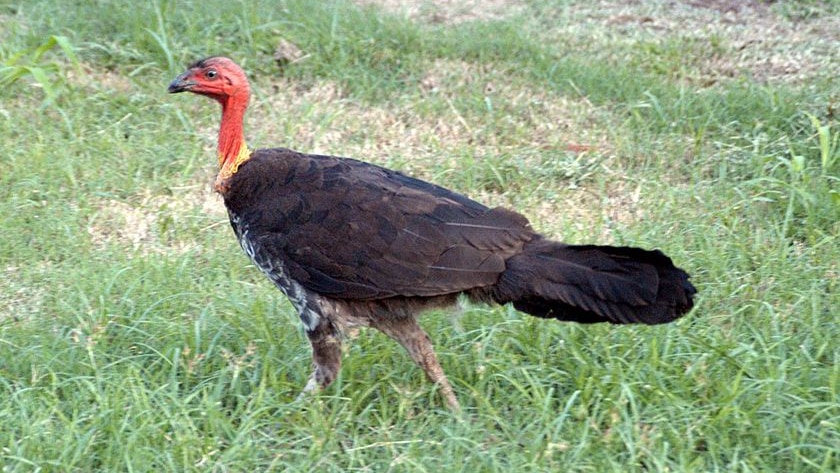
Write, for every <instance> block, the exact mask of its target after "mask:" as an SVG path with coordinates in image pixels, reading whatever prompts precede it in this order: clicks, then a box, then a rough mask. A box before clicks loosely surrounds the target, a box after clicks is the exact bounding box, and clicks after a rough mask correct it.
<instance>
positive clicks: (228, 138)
mask: <svg viewBox="0 0 840 473" xmlns="http://www.w3.org/2000/svg"><path fill="white" fill-rule="evenodd" d="M217 100H219V102H220V103H221V104H222V124H221V126H220V128H219V146H218V151H219V175H218V176H217V177H216V190H217V191H219V192H224V191H225V190H226V189H227V187H226V181H227V180H228V179H229V178H230V177H231V176H232V175H233V174H234V173H236V171H237V170H238V169H239V165H240V164H242V163H243V162H244V161H245V160H247V159H248V157H249V155H250V153H249V151H248V147H247V146H246V145H245V134H244V132H243V121H244V119H245V109H246V108H247V107H248V94H247V93H245V94H242V95H234V96H227V97H224V98H223V99H217Z"/></svg>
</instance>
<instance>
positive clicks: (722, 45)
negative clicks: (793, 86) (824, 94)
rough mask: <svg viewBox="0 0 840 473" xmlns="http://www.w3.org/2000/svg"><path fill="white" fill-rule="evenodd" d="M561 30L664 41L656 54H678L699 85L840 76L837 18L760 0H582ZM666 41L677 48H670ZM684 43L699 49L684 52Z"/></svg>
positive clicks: (687, 74) (687, 76) (631, 41)
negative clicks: (799, 14)
mask: <svg viewBox="0 0 840 473" xmlns="http://www.w3.org/2000/svg"><path fill="white" fill-rule="evenodd" d="M559 31H560V32H561V34H567V33H568V32H569V31H572V32H577V33H578V34H579V35H583V36H586V37H593V38H597V37H598V36H602V35H606V36H610V37H617V39H619V41H626V42H628V45H630V46H634V47H637V46H638V43H639V42H640V41H642V42H645V43H648V44H654V45H659V46H661V48H662V49H660V50H658V51H657V50H654V51H653V54H654V55H658V56H659V57H660V58H661V57H662V55H673V56H674V57H673V58H671V59H673V61H675V62H677V63H678V64H677V66H678V67H683V68H684V69H685V70H683V71H678V72H680V73H684V74H685V77H684V78H685V79H686V80H689V81H692V82H695V83H698V84H701V85H712V84H715V83H717V82H719V81H720V80H724V79H727V78H732V77H737V76H740V75H747V76H749V77H752V78H753V79H755V80H757V81H760V82H801V81H804V80H806V79H809V78H812V77H815V76H836V75H840V18H838V17H837V16H836V15H822V16H816V17H811V18H797V19H791V18H787V17H785V16H783V15H781V14H779V13H778V12H777V11H776V10H775V9H774V8H772V7H771V6H769V5H767V4H766V3H764V2H758V1H743V2H740V1H738V2H736V1H726V0H693V1H682V2H672V1H662V0H661V1H654V2H626V1H617V0H602V1H598V2H590V3H584V2H578V3H576V4H574V5H572V6H571V7H570V13H569V21H568V26H567V27H566V28H560V29H559ZM680 41H681V43H679V42H680ZM669 45H672V46H673V45H676V46H677V48H676V49H673V50H667V49H668V47H669ZM686 47H688V48H692V49H695V50H697V54H690V55H684V54H682V51H681V49H682V48H686ZM691 58H694V59H691ZM666 59H667V58H666ZM692 60H693V61H694V62H693V63H685V64H682V63H680V61H692Z"/></svg>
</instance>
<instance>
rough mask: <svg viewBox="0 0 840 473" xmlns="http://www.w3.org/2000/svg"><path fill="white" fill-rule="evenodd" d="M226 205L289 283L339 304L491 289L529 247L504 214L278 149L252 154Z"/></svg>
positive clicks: (350, 164)
mask: <svg viewBox="0 0 840 473" xmlns="http://www.w3.org/2000/svg"><path fill="white" fill-rule="evenodd" d="M225 204H226V205H227V206H228V208H229V210H230V211H231V213H233V214H235V215H237V216H238V217H239V218H240V219H241V220H242V221H243V222H244V223H245V224H247V225H248V228H249V232H250V238H252V241H254V242H256V243H257V246H258V247H259V249H260V252H261V253H262V254H263V255H266V257H268V258H270V259H271V260H272V261H273V262H274V263H275V264H276V263H281V264H282V265H283V267H284V268H285V270H286V271H287V273H288V275H289V276H290V277H291V278H292V279H293V280H295V281H297V282H298V283H299V284H301V285H303V286H304V287H306V288H307V289H309V290H312V291H315V292H318V293H320V294H324V295H330V296H332V297H337V298H345V299H375V298H385V297H393V296H433V295H441V294H450V293H456V292H461V291H464V290H467V289H472V288H476V287H484V286H489V285H492V284H494V283H495V282H496V281H497V280H498V278H499V275H500V274H501V272H502V271H504V269H505V260H506V259H507V258H509V257H510V256H512V255H513V254H516V253H517V252H519V251H521V248H522V245H523V244H524V243H525V242H526V241H529V240H531V239H533V238H535V234H534V233H533V231H532V230H531V228H530V226H529V224H528V221H527V220H526V219H525V217H523V216H521V215H519V214H516V213H514V212H511V211H509V210H505V209H501V208H496V209H489V208H487V207H485V206H483V205H481V204H479V203H477V202H474V201H472V200H470V199H468V198H466V197H464V196H462V195H460V194H456V193H454V192H451V191H448V190H446V189H443V188H441V187H438V186H435V185H432V184H429V183H427V182H423V181H420V180H417V179H413V178H410V177H408V176H405V175H403V174H400V173H398V172H395V171H391V170H388V169H384V168H381V167H378V166H374V165H371V164H367V163H363V162H360V161H356V160H351V159H345V158H334V157H328V156H311V155H302V154H299V153H296V152H293V151H289V150H283V149H272V150H259V151H257V152H255V153H254V155H253V157H252V158H251V159H250V160H249V161H247V162H246V163H245V164H244V165H242V166H241V167H240V169H239V171H238V172H237V173H236V174H235V175H234V178H233V179H232V181H231V187H230V191H229V192H228V194H227V195H226V196H225Z"/></svg>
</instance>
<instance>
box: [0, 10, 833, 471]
mask: <svg viewBox="0 0 840 473" xmlns="http://www.w3.org/2000/svg"><path fill="white" fill-rule="evenodd" d="M382 4H384V5H385V6H382ZM391 4H392V2H376V3H374V2H365V5H364V6H361V7H360V6H358V5H355V4H353V3H351V2H347V1H330V2H317V3H315V4H313V3H312V2H303V1H297V0H288V1H268V0H262V1H260V0H256V1H228V2H216V1H205V2H201V3H200V5H199V4H198V3H196V4H195V5H193V4H191V3H190V2H186V3H184V2H168V1H158V2H146V3H144V2H140V3H138V4H137V5H136V6H134V7H132V10H131V11H128V10H126V9H125V7H124V4H123V3H120V2H108V1H104V2H97V4H96V6H92V4H90V5H89V4H88V3H85V2H81V3H79V2H69V1H40V0H35V1H31V2H26V3H25V4H21V3H20V2H0V64H2V65H1V66H0V83H2V84H3V88H2V90H0V122H3V125H2V128H0V130H2V131H0V144H2V145H3V149H5V150H6V152H4V153H2V154H0V169H2V170H0V185H1V186H2V188H3V193H2V197H0V226H2V228H3V229H4V230H3V238H0V272H2V277H0V360H2V361H0V392H2V394H0V419H2V425H3V428H2V429H0V464H2V465H3V471H598V472H601V471H622V472H623V471H726V472H729V471H737V472H759V471H760V472H765V471H779V472H782V471H783V472H807V471H835V470H837V469H838V468H840V448H838V445H840V433H838V432H840V391H838V390H839V389H840V368H838V367H840V350H838V346H837V343H836V340H837V339H838V338H840V328H838V327H840V324H838V323H837V315H838V312H839V311H840V296H838V294H840V283H838V274H840V273H838V271H840V268H838V261H840V244H838V235H840V224H838V222H840V187H839V186H840V184H838V179H840V144H839V143H840V139H838V136H840V129H838V126H837V101H838V100H840V95H838V94H840V83H838V77H840V71H838V69H837V64H840V60H838V59H840V58H838V57H837V52H838V51H840V48H838V39H837V36H836V34H833V33H830V32H832V31H836V30H837V18H838V16H837V13H838V11H839V10H838V4H837V2H814V1H802V2H778V3H772V4H764V3H758V2H756V3H744V5H745V6H742V7H740V8H738V9H736V11H734V12H731V11H730V12H728V13H727V12H725V11H723V12H722V11H721V10H720V8H723V6H720V5H719V4H720V2H707V6H703V5H701V2H685V3H684V4H683V3H679V2H678V3H677V4H674V3H673V2H643V4H641V5H629V6H628V5H625V4H624V3H622V2H610V1H606V2H598V4H597V5H596V6H587V5H585V4H584V3H583V2H568V1H565V2H564V1H561V2H548V1H545V0H536V1H531V2H526V3H525V4H524V6H522V5H521V4H520V5H519V6H518V7H517V8H511V9H510V11H511V12H512V13H510V14H509V15H508V16H500V14H499V13H498V12H500V11H505V9H504V8H502V9H499V8H496V9H494V12H495V13H494V15H493V16H492V17H491V18H482V16H481V13H482V12H481V10H480V9H479V10H476V11H474V12H473V13H474V14H472V15H467V16H463V17H462V16H458V15H456V14H454V13H452V14H451V15H450V14H448V12H447V11H446V10H445V9H444V10H440V12H441V13H440V15H439V16H437V17H435V16H433V15H431V14H429V13H428V11H430V10H429V9H428V8H423V9H421V10H420V13H419V14H417V13H416V12H415V14H416V16H414V17H407V16H406V15H405V14H404V13H401V11H400V10H390V9H388V8H387V7H388V6H389V5H391ZM675 5H676V6H675ZM666 6H667V7H668V8H665V7H666ZM431 10H434V9H433V8H432V9H431ZM724 15H729V17H727V18H729V20H726V21H724V18H723V16H724ZM464 18H466V20H464ZM696 25H700V27H698V28H693V26H696ZM733 25H735V26H733ZM768 27H772V28H774V29H773V30H772V31H774V32H776V33H777V34H773V35H767V34H766V31H767V28H768ZM794 32H796V34H794ZM826 32H829V33H826ZM280 39H285V40H287V41H290V42H292V43H294V44H296V45H297V46H299V47H300V48H301V50H302V51H303V54H304V57H303V59H301V60H299V61H297V62H294V63H292V64H290V65H287V66H285V67H284V68H283V69H282V70H278V69H277V65H276V64H275V62H274V60H273V59H272V53H273V50H274V47H275V46H276V44H277V43H278V42H279V40H280ZM215 53H224V54H227V55H229V56H231V57H234V58H236V59H237V60H238V61H240V62H241V63H242V64H243V65H244V66H245V68H246V69H247V70H248V71H249V72H250V73H251V75H252V77H253V78H254V83H255V84H254V89H255V97H254V100H253V103H252V110H251V113H250V115H249V118H248V129H247V134H248V137H249V141H250V142H251V144H252V145H256V146H273V145H277V146H281V145H282V146H289V147H294V148H299V149H302V150H304V151H311V152H323V153H330V154H337V155H347V156H353V157H358V158H362V159H365V160H368V161H371V162H376V163H380V164H384V165H388V166H392V167H396V168H399V169H401V170H404V171H406V172H409V173H411V174H413V175H416V176H418V177H421V178H425V179H431V180H434V181H435V182H437V183H439V184H442V185H445V186H447V187H451V188H454V189H457V190H459V191H461V192H464V193H466V194H468V195H471V196H473V197H475V198H477V199H480V200H482V201H483V202H486V203H488V204H491V205H507V206H510V207H514V208H517V209H519V210H521V211H522V212H523V213H525V214H526V215H528V216H529V217H530V218H531V220H532V222H533V224H534V226H535V227H537V228H539V229H540V230H541V231H543V232H545V233H546V234H548V235H552V236H554V237H556V238H562V239H563V240H565V241H570V242H601V243H611V242H612V243H620V244H633V245H639V246H645V247H659V248H662V249H663V250H665V251H666V252H667V253H668V254H669V255H671V256H672V257H673V258H674V259H675V260H676V261H677V262H678V263H679V264H680V265H681V266H684V267H686V268H687V269H688V270H689V271H690V272H691V273H692V274H693V276H694V282H695V284H696V285H697V286H698V288H699V289H700V298H699V301H698V304H697V309H696V310H695V311H694V312H693V313H692V314H691V315H690V316H688V317H687V318H685V319H683V320H681V321H679V322H677V323H675V324H672V325H669V326H664V327H621V328H617V327H602V326H578V325H574V324H559V323H550V322H546V321H542V320H537V319H533V318H530V317H528V316H525V315H522V314H519V313H517V312H515V311H513V310H512V309H510V308H494V309H491V308H487V307H479V306H467V307H465V308H463V309H462V310H461V311H460V312H459V313H458V314H447V313H442V312H434V313H430V314H428V315H426V316H425V317H424V318H423V325H424V326H425V327H426V329H427V330H428V332H429V333H430V335H431V336H432V338H433V339H434V340H435V343H436V346H437V347H438V352H439V356H440V358H441V361H442V364H443V366H444V368H445V370H446V371H447V373H448V374H449V377H450V379H451V380H452V381H453V383H454V385H455V389H456V391H457V392H458V394H459V396H460V399H461V402H462V404H464V408H465V412H464V414H463V415H462V416H457V415H453V414H451V413H449V412H447V411H446V410H445V409H444V407H443V404H442V401H441V400H440V399H439V397H437V395H436V393H435V390H434V388H433V387H432V386H430V385H429V383H428V382H426V381H425V379H423V376H422V373H421V372H420V371H419V370H418V369H416V368H414V367H413V366H411V363H410V361H409V359H408V357H407V356H406V355H405V354H404V353H403V352H402V350H401V348H400V347H398V346H397V345H396V344H394V343H392V342H391V341H390V340H388V339H386V338H385V337H384V336H382V335H380V334H378V333H374V332H362V333H361V334H360V335H359V337H358V338H356V339H355V340H353V342H352V343H351V344H349V346H348V348H347V353H346V356H345V358H344V363H345V364H344V368H343V371H342V373H341V376H340V377H339V379H338V381H337V382H336V384H335V386H334V387H331V388H330V389H329V390H327V391H326V392H324V393H322V394H321V395H319V396H317V397H315V398H312V399H306V400H303V401H296V400H295V397H296V396H297V393H298V392H299V390H300V389H301V388H302V386H303V385H304V384H305V381H306V378H307V377H308V375H309V363H310V361H309V349H308V344H307V342H306V340H305V337H304V335H303V332H302V328H301V325H300V323H299V322H298V321H297V319H296V316H295V314H294V311H293V309H292V308H291V306H290V305H289V304H288V302H286V301H285V300H284V298H283V297H282V295H281V294H280V293H279V292H277V291H276V290H275V289H273V288H272V287H271V286H270V284H268V282H267V281H264V278H263V277H262V276H261V275H260V274H259V272H258V271H257V270H255V269H254V268H253V267H252V266H251V265H250V264H249V263H248V261H247V259H246V258H245V257H244V256H243V255H242V254H241V251H240V250H239V249H238V246H237V245H236V243H235V241H234V238H233V237H232V235H231V232H230V230H229V228H228V227H227V223H226V218H225V215H224V212H223V208H222V206H221V203H220V202H219V201H218V199H216V198H215V197H214V196H213V195H212V194H211V192H210V189H209V187H210V182H212V179H213V173H214V169H213V166H214V161H215V160H214V158H213V156H214V153H213V147H214V133H215V129H216V126H217V120H218V111H217V110H216V108H215V106H213V105H212V104H210V103H208V102H207V101H201V100H197V99H194V98H188V97H182V96H169V95H167V94H166V92H165V88H166V85H167V83H168V81H169V80H171V78H172V77H174V75H175V74H176V73H178V72H180V69H181V68H182V67H183V65H184V64H186V63H187V62H189V61H191V60H193V59H195V58H197V57H201V56H205V55H208V54H215Z"/></svg>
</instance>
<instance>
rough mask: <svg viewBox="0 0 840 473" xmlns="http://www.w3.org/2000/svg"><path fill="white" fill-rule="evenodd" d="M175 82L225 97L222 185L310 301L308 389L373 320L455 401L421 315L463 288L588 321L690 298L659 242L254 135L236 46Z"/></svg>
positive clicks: (552, 315)
mask: <svg viewBox="0 0 840 473" xmlns="http://www.w3.org/2000/svg"><path fill="white" fill-rule="evenodd" d="M169 92H171V93H177V92H192V93H195V94H199V95H204V96H207V97H210V98H212V99H214V100H216V101H217V102H219V103H220V104H221V106H222V120H221V127H220V130H219V141H218V157H219V167H220V170H219V173H218V176H217V178H216V181H215V189H216V190H217V191H218V192H219V193H220V194H221V195H222V197H223V199H224V203H225V206H226V207H227V211H228V215H229V217H230V223H231V225H232V226H233V231H234V232H235V234H236V237H237V238H238V239H239V243H240V245H241V246H242V249H243V250H244V251H245V253H247V254H248V256H249V257H250V258H251V260H252V261H253V262H254V264H255V265H256V266H257V267H258V268H259V269H260V270H262V272H263V273H265V274H266V276H268V278H269V279H271V281H272V282H273V283H274V284H275V285H276V286H277V287H278V288H279V289H280V290H281V291H283V293H285V294H286V296H287V297H288V298H289V299H290V300H291V302H292V304H293V305H294V307H295V309H296V310H297V312H298V314H299V315H300V319H301V321H302V322H303V326H304V327H305V330H306V334H307V336H308V338H309V341H310V343H311V345H312V357H313V361H314V372H313V374H312V376H311V378H310V379H309V382H308V383H307V384H306V387H305V388H304V392H309V391H312V390H314V389H317V388H319V387H321V388H323V387H326V386H328V385H329V384H330V383H331V382H332V381H333V380H334V379H335V377H336V375H337V373H338V370H339V368H340V366H341V350H340V344H341V334H342V332H343V331H344V330H346V329H347V328H348V327H353V326H368V327H374V328H376V329H378V330H381V331H382V332H384V333H385V334H387V335H388V336H390V337H392V338H394V339H395V340H396V341H397V342H399V343H400V344H401V345H403V346H404V347H405V348H406V350H407V351H408V353H409V355H410V356H411V358H412V359H413V360H414V361H415V362H416V363H417V364H418V365H420V367H422V369H423V370H424V371H425V373H426V375H428V377H429V379H430V380H431V381H433V382H434V383H436V384H437V385H438V387H439V389H440V392H441V394H442V396H443V397H444V399H445V401H446V403H447V404H448V406H449V407H450V408H452V409H455V410H457V409H458V401H457V398H456V396H455V393H454V391H453V390H452V387H451V385H450V384H449V381H448V380H447V378H446V375H445V374H444V372H443V370H442V368H441V366H440V364H439V363H438V361H437V359H436V357H435V352H434V350H433V348H432V344H431V341H430V340H429V337H428V336H427V335H426V333H425V332H424V331H423V329H421V328H420V326H419V325H418V324H417V316H418V315H419V314H420V313H421V312H422V311H424V310H426V309H429V308H434V307H444V306H449V305H452V304H454V303H455V302H456V300H457V298H458V296H459V295H466V296H467V297H468V298H469V299H471V300H473V301H478V302H483V303H495V304H508V303H510V304H513V306H514V307H515V308H516V309H517V310H520V311H522V312H526V313H528V314H531V315H534V316H536V317H542V318H547V319H557V320H564V321H574V322H581V323H594V322H610V323H613V324H630V323H642V324H661V323H666V322H670V321H672V320H675V319H677V318H679V317H681V316H682V315H684V314H685V313H686V312H688V311H689V310H690V309H691V307H692V297H693V295H694V293H695V292H696V291H695V289H694V287H693V286H692V285H691V283H690V282H689V276H688V274H687V273H686V272H684V271H683V270H681V269H679V268H677V267H675V266H674V264H673V263H672V262H671V260H670V259H669V258H668V257H667V256H665V255H664V254H663V253H662V252H660V251H658V250H653V251H647V250H642V249H638V248H630V247H612V246H595V245H567V244H564V243H560V242H557V241H553V240H549V239H547V238H545V237H543V236H542V235H540V234H538V233H536V232H535V231H534V230H533V229H532V228H531V226H530V224H529V223H528V220H527V219H526V218H525V217H523V216H522V215H520V214H518V213H516V212H513V211H511V210H507V209H504V208H498V207H497V208H488V207H486V206H484V205H482V204H480V203H478V202H475V201H473V200H471V199H469V198H467V197H465V196H463V195H461V194H458V193H456V192H452V191H450V190H447V189H444V188H442V187H439V186H436V185H434V184H430V183H428V182H424V181H421V180H418V179H414V178H412V177H409V176H407V175H404V174H401V173H400V172H397V171H392V170H390V169H386V168H383V167H379V166H375V165H372V164H368V163H365V162H362V161H357V160H354V159H349V158H339V157H333V156H317V155H311V154H303V153H299V152H296V151H292V150H289V149H284V148H271V149H256V150H251V149H249V148H248V147H247V146H246V144H245V140H244V134H243V118H244V114H245V110H246V108H247V106H248V100H249V96H250V87H249V84H248V79H247V78H246V76H245V73H244V72H243V70H242V69H241V68H240V67H239V66H238V65H237V64H235V63H234V62H233V61H232V60H230V59H228V58H224V57H211V58H206V59H202V60H200V61H197V62H195V63H193V64H191V65H190V66H189V67H188V68H187V70H186V71H185V72H184V73H183V74H181V75H179V76H178V77H177V78H175V80H173V81H172V83H171V84H170V85H169Z"/></svg>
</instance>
